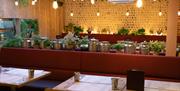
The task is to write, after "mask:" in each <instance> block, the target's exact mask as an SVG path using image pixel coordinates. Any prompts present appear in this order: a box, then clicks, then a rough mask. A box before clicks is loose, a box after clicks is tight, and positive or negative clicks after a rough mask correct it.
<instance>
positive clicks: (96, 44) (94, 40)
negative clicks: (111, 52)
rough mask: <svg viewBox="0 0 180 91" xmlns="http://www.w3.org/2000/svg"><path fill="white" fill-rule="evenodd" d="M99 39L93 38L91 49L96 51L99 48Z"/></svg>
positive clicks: (90, 44)
mask: <svg viewBox="0 0 180 91" xmlns="http://www.w3.org/2000/svg"><path fill="white" fill-rule="evenodd" d="M98 44H99V41H98V40H97V39H91V40H90V43H89V51H91V52H96V51H97V49H98Z"/></svg>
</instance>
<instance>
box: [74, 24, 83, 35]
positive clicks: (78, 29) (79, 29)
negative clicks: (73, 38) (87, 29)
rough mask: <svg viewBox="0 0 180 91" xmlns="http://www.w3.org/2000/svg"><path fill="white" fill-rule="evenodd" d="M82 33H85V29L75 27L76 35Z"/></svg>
mask: <svg viewBox="0 0 180 91" xmlns="http://www.w3.org/2000/svg"><path fill="white" fill-rule="evenodd" d="M80 32H83V28H82V27H81V26H74V33H75V35H79V33H80Z"/></svg>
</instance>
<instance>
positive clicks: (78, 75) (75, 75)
mask: <svg viewBox="0 0 180 91" xmlns="http://www.w3.org/2000/svg"><path fill="white" fill-rule="evenodd" d="M80 75H81V74H80V72H74V81H75V82H79V81H80Z"/></svg>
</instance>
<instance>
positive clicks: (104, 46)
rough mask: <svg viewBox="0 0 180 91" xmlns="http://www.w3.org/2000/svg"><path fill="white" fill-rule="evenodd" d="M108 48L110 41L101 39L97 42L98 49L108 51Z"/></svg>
mask: <svg viewBox="0 0 180 91" xmlns="http://www.w3.org/2000/svg"><path fill="white" fill-rule="evenodd" d="M109 49H110V43H109V42H108V41H102V42H100V43H99V50H100V51H101V52H108V51H109Z"/></svg>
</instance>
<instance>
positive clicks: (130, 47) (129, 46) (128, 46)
mask: <svg viewBox="0 0 180 91" xmlns="http://www.w3.org/2000/svg"><path fill="white" fill-rule="evenodd" d="M124 52H125V53H129V54H134V53H135V52H136V46H135V44H134V43H133V42H131V41H128V42H126V43H125V45H124Z"/></svg>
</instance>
